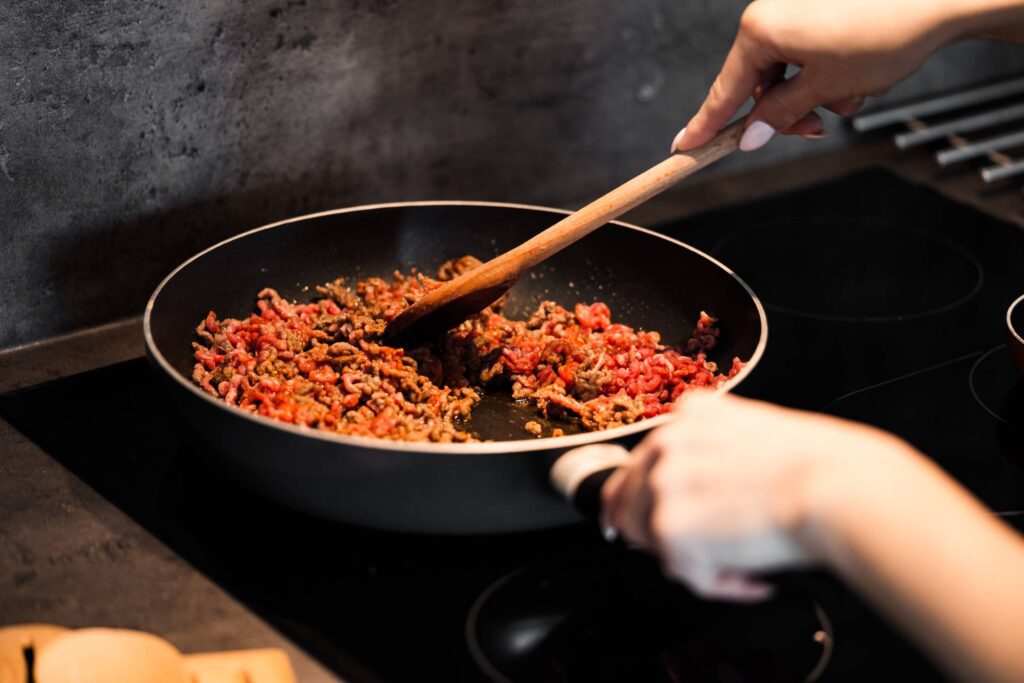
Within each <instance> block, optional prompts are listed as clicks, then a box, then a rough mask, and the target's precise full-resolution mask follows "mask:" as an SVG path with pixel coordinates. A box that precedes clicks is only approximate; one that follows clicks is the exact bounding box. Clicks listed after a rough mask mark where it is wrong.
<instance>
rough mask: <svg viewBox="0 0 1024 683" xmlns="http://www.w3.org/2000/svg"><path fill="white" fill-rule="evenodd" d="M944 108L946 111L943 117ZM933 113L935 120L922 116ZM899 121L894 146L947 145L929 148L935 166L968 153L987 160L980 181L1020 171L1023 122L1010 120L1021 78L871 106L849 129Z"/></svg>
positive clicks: (1022, 103)
mask: <svg viewBox="0 0 1024 683" xmlns="http://www.w3.org/2000/svg"><path fill="white" fill-rule="evenodd" d="M946 114H949V115H951V117H950V118H943V115H946ZM934 117H939V118H940V120H937V121H935V120H933V121H932V122H928V121H926V120H925V119H934ZM899 124H902V125H903V126H904V127H905V128H906V130H904V131H902V132H899V133H896V134H895V135H894V137H893V141H894V142H895V143H896V146H897V147H899V148H900V149H909V148H912V147H916V146H919V145H924V144H927V143H930V142H935V141H937V140H946V141H947V142H948V144H949V147H947V148H945V149H942V150H940V151H938V152H936V153H935V160H936V162H937V163H938V164H939V166H943V167H946V166H950V165H952V164H957V163H962V162H965V161H970V160H974V159H984V160H987V161H988V162H989V165H986V166H983V167H982V168H981V170H980V171H979V175H980V176H981V179H982V180H983V181H984V182H986V183H994V182H997V181H1002V180H1006V179H1008V178H1013V177H1015V176H1018V175H1022V174H1024V149H1022V148H1024V128H1014V126H1015V125H1016V124H1024V78H1014V79H1010V80H1007V81H1002V82H999V83H993V84H991V85H985V86H981V87H978V88H973V89H971V90H966V91H963V92H958V93H953V94H951V95H943V96H941V97H935V98H932V99H929V100H924V101H922V102H916V103H913V104H909V105H905V106H902V107H895V108H892V109H885V110H882V111H876V112H871V113H868V114H864V115H861V116H857V117H855V118H854V119H853V127H854V129H855V130H857V131H859V132H862V133H866V132H869V131H873V130H877V129H881V128H886V127H889V126H893V125H899ZM993 129H997V130H995V131H994V130H993ZM969 133H972V134H978V135H977V136H976V139H969V138H967V137H965V135H967V134H969ZM1014 150H1018V154H1019V155H1020V156H1016V157H1015V156H1012V154H1011V153H1012V152H1013V151H1014ZM1022 190H1024V188H1022Z"/></svg>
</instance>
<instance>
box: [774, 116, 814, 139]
mask: <svg viewBox="0 0 1024 683" xmlns="http://www.w3.org/2000/svg"><path fill="white" fill-rule="evenodd" d="M782 134H783V135H800V136H801V137H805V138H810V139H815V140H816V139H818V138H821V137H824V136H825V122H824V121H822V120H821V116H819V115H818V114H817V113H815V112H813V111H812V112H811V113H810V114H808V115H807V116H805V117H803V118H802V119H800V120H799V121H797V122H796V123H794V124H793V125H792V126H790V127H789V128H787V129H786V130H784V131H782Z"/></svg>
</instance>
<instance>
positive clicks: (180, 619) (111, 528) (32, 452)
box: [0, 319, 340, 683]
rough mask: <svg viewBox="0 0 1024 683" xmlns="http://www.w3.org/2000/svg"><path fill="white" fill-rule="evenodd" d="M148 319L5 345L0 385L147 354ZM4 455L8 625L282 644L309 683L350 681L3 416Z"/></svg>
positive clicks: (1, 606)
mask: <svg viewBox="0 0 1024 683" xmlns="http://www.w3.org/2000/svg"><path fill="white" fill-rule="evenodd" d="M140 325H141V323H140V321H139V320H138V319H135V320H129V321H124V322H120V323H115V324H111V325H105V326H102V327H99V328H95V329H93V330H89V331H85V332H81V333H78V334H74V335H69V336H67V337H62V338H59V339H54V340H50V341H47V342H42V343H38V344H32V345H28V346H25V347H21V348H18V349H13V350H11V351H7V352H4V353H2V354H0V392H4V391H10V390H13V389H17V388H20V387H25V386H31V385H34V384H38V383H40V382H44V381H47V380H52V379H57V378H60V377H65V376H68V375H72V374H76V373H78V372H83V371H85V370H89V369H93V368H97V367H102V366H104V365H109V364H112V363H115V362H119V361H122V360H126V359H129V358H134V357H138V356H140V355H142V353H143V346H142V333H141V327H140ZM111 428H116V426H112V427H111ZM0 454H2V456H0V520H3V521H2V524H0V626H2V625H8V624H18V623H26V622H44V623H53V624H60V625H62V626H68V627H72V628H80V627H85V626H110V627H118V628H131V629H140V630H143V631H149V632H151V633H155V634H157V635H159V636H161V637H163V638H166V639H167V640H169V641H170V642H171V643H172V644H174V645H175V646H176V647H178V648H179V649H180V650H182V651H183V652H186V653H195V652H209V651H216V650H232V649H243V648H256V647H277V648H281V649H283V650H285V651H286V652H287V653H288V655H289V656H290V658H291V661H292V665H293V667H294V669H295V672H296V675H297V676H298V678H299V680H301V681H303V682H306V681H310V682H312V683H320V682H323V683H327V682H328V681H330V682H334V681H338V680H340V679H339V678H337V677H336V676H334V675H333V674H331V673H330V672H328V671H327V670H326V669H325V668H323V667H322V666H321V665H320V664H319V663H317V662H316V661H315V660H314V659H313V658H312V657H310V656H309V655H308V654H306V653H305V652H304V651H303V650H301V649H300V648H298V647H297V646H295V645H294V644H293V643H291V642H290V641H288V640H287V639H286V638H284V637H283V636H282V635H281V634H280V633H278V632H277V631H275V630H274V629H273V628H271V627H270V626H269V625H268V624H266V623H265V622H264V621H263V620H261V619H260V618H259V617H257V616H256V615H255V614H253V613H252V612H251V611H249V609H247V608H246V607H245V606H243V605H242V604H241V603H239V602H238V601H237V600H235V599H234V598H233V597H232V596H231V595H229V594H228V593H226V592H225V591H224V590H223V589H222V588H220V587H219V586H217V585H216V584H214V583H213V582H212V581H211V580H209V579H208V578H206V577H205V576H204V575H202V574H201V573H200V572H198V571H196V570H195V569H194V568H193V567H192V566H191V565H190V564H189V563H187V562H186V561H185V560H183V559H182V558H181V557H179V556H178V555H176V554H175V553H174V552H173V551H172V550H170V549H169V548H168V547H167V546H166V545H164V544H163V543H161V542H160V541H159V540H157V539H156V538H155V537H154V536H153V535H152V534H150V532H149V531H147V530H146V529H144V528H143V527H142V526H140V525H139V524H138V523H137V522H136V521H135V520H133V519H132V518H131V517H129V516H128V515H126V514H125V513H124V512H122V511H121V510H120V509H118V508H117V507H115V506H114V505H113V504H111V503H110V502H108V501H107V500H106V499H105V498H103V497H102V496H101V495H99V494H98V493H97V492H96V491H94V490H93V489H92V488H91V487H90V486H88V485H86V484H85V483H84V482H82V481H81V480H80V479H79V478H78V477H76V476H75V475H73V474H72V473H70V472H69V471H68V470H66V469H65V468H64V467H63V466H62V465H60V464H59V463H57V462H56V461H55V460H53V459H52V458H51V457H50V456H49V455H47V454H46V453H45V452H44V451H43V450H42V449H40V448H39V447H38V446H37V445H36V444H34V443H33V442H32V441H30V440H29V439H28V438H26V437H25V436H23V435H22V434H21V433H20V432H18V431H17V430H16V429H15V428H14V427H12V426H11V425H10V424H9V423H7V422H6V421H4V420H0Z"/></svg>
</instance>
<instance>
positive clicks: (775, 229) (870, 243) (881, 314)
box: [709, 213, 985, 323]
mask: <svg viewBox="0 0 1024 683" xmlns="http://www.w3.org/2000/svg"><path fill="white" fill-rule="evenodd" d="M709 251H710V253H711V254H712V255H714V256H715V257H716V258H718V259H720V260H722V261H723V262H724V263H728V264H729V266H730V267H731V268H733V269H734V270H736V272H737V273H738V274H739V275H740V276H741V277H743V278H744V279H745V280H746V281H747V282H748V283H749V284H750V286H751V287H752V288H753V289H754V291H756V292H757V293H758V296H759V297H760V298H761V300H762V301H763V302H764V305H765V308H767V309H768V310H770V311H773V312H776V313H782V314H786V315H791V316H794V317H799V318H809V319H815V320H822V321H828V322H840V323H847V322H858V323H865V322H866V323H886V322H899V321H905V320H914V319H918V318H924V317H928V316H933V315H938V314H941V313H945V312H947V311H951V310H953V309H956V308H958V307H960V306H962V305H963V304H965V303H967V302H968V301H970V300H971V299H972V298H974V297H975V296H976V295H977V294H978V292H979V291H980V290H981V288H982V285H983V284H984V281H985V274H984V269H983V267H982V265H981V263H980V262H979V261H978V259H977V258H976V257H975V256H974V255H973V254H972V253H971V252H970V251H968V250H967V249H966V248H965V247H964V246H962V245H960V244H959V243H957V242H955V241H954V240H952V239H950V238H948V237H946V236H945V235H942V234H938V233H934V232H925V231H922V230H917V229H913V228H908V227H904V226H903V225H900V224H896V223H889V222H885V221H878V220H865V219H852V218H847V217H843V216H840V217H836V216H829V215H825V214H817V213H812V214H808V215H801V216H797V217H793V218H785V219H782V218H777V219H771V220H766V221H763V222H757V223H753V224H750V225H748V226H746V227H743V228H740V229H738V230H735V231H733V232H731V233H729V234H728V235H726V236H725V237H723V238H721V239H720V240H718V242H716V243H715V245H714V246H713V247H712V248H711V249H710V250H709ZM801 256H802V258H801ZM908 263H910V264H911V265H912V266H913V265H917V266H919V268H917V269H915V268H913V267H910V268H908V267H906V266H907V264H908ZM922 269H926V270H923V271H922ZM844 270H846V271H850V273H854V272H856V271H858V270H860V273H859V274H860V275H861V276H862V277H860V278H858V277H853V276H852V275H851V274H849V273H848V274H842V275H838V276H837V273H841V272H842V271H844ZM921 272H941V274H942V277H937V278H934V279H933V280H931V281H930V282H927V283H925V282H923V281H922V278H921V276H920V273H921ZM844 309H845V310H844Z"/></svg>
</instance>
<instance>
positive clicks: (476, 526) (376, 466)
mask: <svg viewBox="0 0 1024 683" xmlns="http://www.w3.org/2000/svg"><path fill="white" fill-rule="evenodd" d="M564 213H566V212H564V211H558V210H555V209H545V208H540V207H531V206H520V205H514V204H491V203H483V202H415V203H402V204H382V205H376V206H366V207H356V208H353V209H342V210H338V211H329V212H325V213H320V214H313V215H309V216H302V217H300V218H294V219H291V220H287V221H282V222H280V223H274V224H272V225H268V226H265V227H262V228H257V229H256V230H251V231H249V232H246V233H243V234H241V235H238V236H237V237H234V238H231V239H229V240H226V241H224V242H221V243H220V244H217V245H215V246H213V247H210V248H209V249H207V250H206V251H204V252H202V253H200V254H197V255H196V256H194V257H193V258H191V259H189V260H188V261H186V262H185V263H183V264H182V265H181V266H179V267H178V268H177V269H176V270H175V271H174V272H173V273H171V274H170V275H169V276H168V277H167V278H166V279H165V280H164V281H163V282H162V283H161V284H160V286H159V287H157V289H156V291H155V292H154V293H153V296H152V297H151V298H150V301H149V303H148V305H147V307H146V314H145V318H144V329H145V336H146V348H147V351H148V353H149V356H150V358H151V360H152V361H153V363H154V365H155V366H156V367H157V369H158V371H159V372H160V373H161V375H163V376H164V377H165V378H166V380H167V384H168V385H169V387H170V388H171V391H172V393H173V396H174V399H175V402H176V404H177V405H178V406H179V407H180V409H181V411H182V412H183V414H184V415H185V417H186V418H187V420H188V421H189V422H190V423H191V424H192V426H193V427H194V428H195V429H196V430H197V432H198V433H199V434H200V435H201V436H202V438H204V439H205V440H206V441H208V445H209V446H210V447H211V450H212V452H214V453H215V454H216V456H217V457H218V458H219V459H220V461H221V462H220V464H221V465H223V466H225V468H226V470H227V471H228V472H230V473H231V474H232V475H233V476H235V477H236V478H238V479H239V480H241V481H242V482H243V483H245V484H247V485H249V486H251V487H253V488H254V489H256V490H258V491H259V492H262V493H263V494H265V495H267V496H269V497H271V498H274V499H276V500H278V501H280V502H282V503H285V504H287V505H290V506H292V507H296V508H299V509H302V510H305V511H307V512H312V513H314V514H318V515H323V516H325V517H328V518H332V519H336V520H339V521H344V522H349V523H354V524H359V525H363V526H368V527H377V528H386V529H394V530H403V531H419V532H430V533H494V532H508V531H521V530H529V529H540V528H545V527H553V526H559V525H564V524H567V523H571V522H573V521H575V520H577V519H578V516H577V513H576V512H574V511H573V510H572V509H571V508H570V507H569V506H568V505H566V503H565V501H564V500H563V499H561V498H560V497H559V495H558V494H557V493H555V492H554V491H553V490H552V489H551V488H550V487H549V485H548V483H547V477H548V470H549V468H550V466H551V465H552V463H553V462H554V460H555V459H557V457H558V456H559V455H560V454H561V453H563V452H564V451H565V450H567V449H569V448H573V447H576V446H580V445H584V444H587V443H594V442H600V441H608V440H618V441H623V442H626V443H629V442H631V441H635V440H637V439H638V438H639V435H640V434H641V433H642V432H645V431H647V430H649V429H651V428H652V427H654V426H656V425H659V424H662V423H664V422H665V420H666V419H667V416H660V417H657V418H653V419H650V420H646V421H643V422H639V423H637V424H634V425H629V426H627V427H622V428H619V429H614V430H609V431H606V432H596V433H581V434H570V435H567V436H564V437H559V438H547V439H536V438H533V437H531V436H530V435H529V434H527V433H526V432H525V431H524V430H523V429H522V426H523V424H524V423H525V422H527V421H528V420H531V419H536V415H535V413H534V412H533V411H531V410H530V409H528V408H522V407H519V406H515V405H514V404H512V403H511V401H507V400H502V399H500V398H497V397H490V398H488V399H486V400H485V404H484V405H481V406H479V407H478V408H477V409H476V410H475V414H474V418H473V422H472V424H471V426H470V428H471V429H472V430H473V431H475V432H477V433H478V434H479V436H480V437H481V438H483V439H491V440H493V441H492V442H490V443H476V444H423V443H396V442H392V441H386V440H377V439H369V438H362V437H349V436H342V435H337V434H331V433H327V432H322V431H316V430H311V429H304V428H299V427H295V426H292V425H288V424H285V423H281V422H276V421H273V420H269V419H266V418H263V417H259V416H255V415H250V414H248V413H245V412H244V411H241V410H238V409H237V408H234V407H231V406H228V405H227V404H225V403H222V402H220V401H218V400H216V399H214V398H213V397H211V396H209V395H207V394H206V393H205V392H203V391H201V390H200V389H199V388H198V387H196V386H195V385H193V384H192V382H191V380H190V379H189V377H190V375H191V372H192V365H193V362H194V361H193V358H192V348H191V342H192V341H193V340H194V330H195V326H196V325H197V324H198V323H199V321H200V320H202V318H203V317H204V316H205V315H206V313H207V312H208V311H209V310H211V309H212V310H214V311H216V312H217V314H218V315H219V316H222V317H224V316H232V317H242V316H244V315H247V314H248V313H250V312H251V311H252V310H253V309H254V304H255V299H256V293H257V292H258V291H259V290H261V289H262V288H264V287H268V286H269V287H274V288H275V289H277V290H278V291H279V292H280V293H281V295H282V296H284V297H286V298H289V299H291V298H294V299H297V300H300V301H304V300H309V299H310V298H311V296H312V292H313V290H312V286H313V285H316V284H319V283H322V282H326V281H329V280H333V279H334V278H336V277H338V276H339V275H343V276H345V277H346V278H348V279H349V280H350V281H351V280H355V279H360V278H365V277H370V276H374V275H377V276H385V277H386V276H388V275H390V273H391V272H392V271H394V270H395V269H401V270H407V269H409V268H411V267H414V266H415V267H417V268H419V269H420V270H422V271H424V272H426V273H428V274H433V273H434V272H435V271H436V269H437V267H438V266H439V265H440V264H441V263H443V262H444V261H446V260H448V259H451V258H456V257H459V256H462V255H465V254H472V255H474V256H477V257H478V258H481V259H487V258H490V257H491V256H494V255H496V254H498V253H500V252H502V251H505V250H506V249H508V248H510V247H512V246H514V245H516V244H518V243H520V242H522V241H524V240H525V239H527V238H528V237H530V236H532V235H534V234H536V233H537V232H539V231H540V230H543V229H544V228H546V227H548V226H549V225H551V224H552V223H553V222H555V221H556V220H557V219H558V218H559V217H560V215H561V214H564ZM307 287H309V289H307ZM544 299H554V300H555V301H558V302H559V303H561V304H563V305H565V306H572V305H573V304H574V303H576V302H579V301H583V302H592V301H595V300H601V301H604V302H606V303H607V304H608V305H609V306H610V307H611V309H612V314H613V319H614V320H616V321H619V322H623V323H625V324H628V325H631V326H634V327H640V328H645V329H652V330H658V331H659V332H661V333H662V339H663V341H665V342H667V343H675V342H682V341H683V340H685V339H687V338H688V337H689V335H690V333H691V332H692V330H693V326H694V324H695V322H696V319H697V316H698V315H699V313H700V311H701V310H706V311H707V312H708V313H710V314H711V315H714V316H717V317H719V318H720V319H721V322H720V327H721V330H722V336H721V339H720V343H719V345H718V347H717V348H716V349H715V351H714V353H713V354H712V358H711V359H712V360H716V361H718V362H719V363H721V364H723V365H724V366H725V367H728V364H729V363H730V362H731V360H732V358H733V356H739V357H740V358H742V359H744V360H745V361H747V367H746V368H744V370H743V371H742V372H741V373H740V374H739V375H738V376H737V377H736V378H734V379H733V380H732V381H731V382H730V383H729V384H728V385H726V386H727V387H733V386H735V385H736V384H737V383H738V382H740V381H742V380H743V378H744V377H745V376H746V375H747V374H749V372H750V371H751V370H753V368H754V366H755V365H756V364H757V361H758V360H759V359H760V357H761V354H762V352H763V351H764V346H765V342H766V339H767V326H766V321H765V314H764V309H763V308H762V306H761V303H760V302H759V301H758V299H757V297H755V296H754V294H753V293H752V292H751V291H750V288H749V287H747V285H746V284H745V283H743V282H742V281H741V280H740V279H739V278H738V277H736V275H735V274H734V273H732V272H731V271H730V270H728V269H727V268H726V267H725V266H723V265H722V264H720V263H718V262H717V261H714V260H713V259H711V258H710V257H709V256H707V255H705V254H703V253H701V252H699V251H697V250H696V249H693V248H692V247H689V246H687V245H685V244H682V243H681V242H677V241H675V240H672V239H669V238H667V237H664V236H662V235H659V234H657V233H654V232H651V231H648V230H644V229H642V228H637V227H634V226H630V225H626V224H623V223H618V222H616V223H612V224H609V225H607V226H605V227H603V228H601V229H600V230H598V231H597V232H595V233H594V234H592V235H590V236H588V237H587V238H586V239H584V240H582V241H580V242H578V243H576V244H574V245H573V246H571V247H569V248H568V249H566V250H565V251H563V252H561V253H559V254H558V255H557V256H555V257H554V258H552V259H551V260H550V261H549V262H547V263H546V264H544V265H543V266H541V267H539V268H538V269H537V271H536V272H535V273H534V274H533V276H531V277H527V278H524V279H523V281H521V282H520V283H519V284H517V285H516V286H515V287H514V288H513V289H512V291H511V293H510V295H509V299H508V304H507V306H506V309H505V312H506V314H508V315H510V316H512V317H517V316H522V315H524V314H527V313H528V312H529V311H532V310H533V308H534V307H535V306H536V305H537V303H538V302H540V301H542V300H544Z"/></svg>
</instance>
